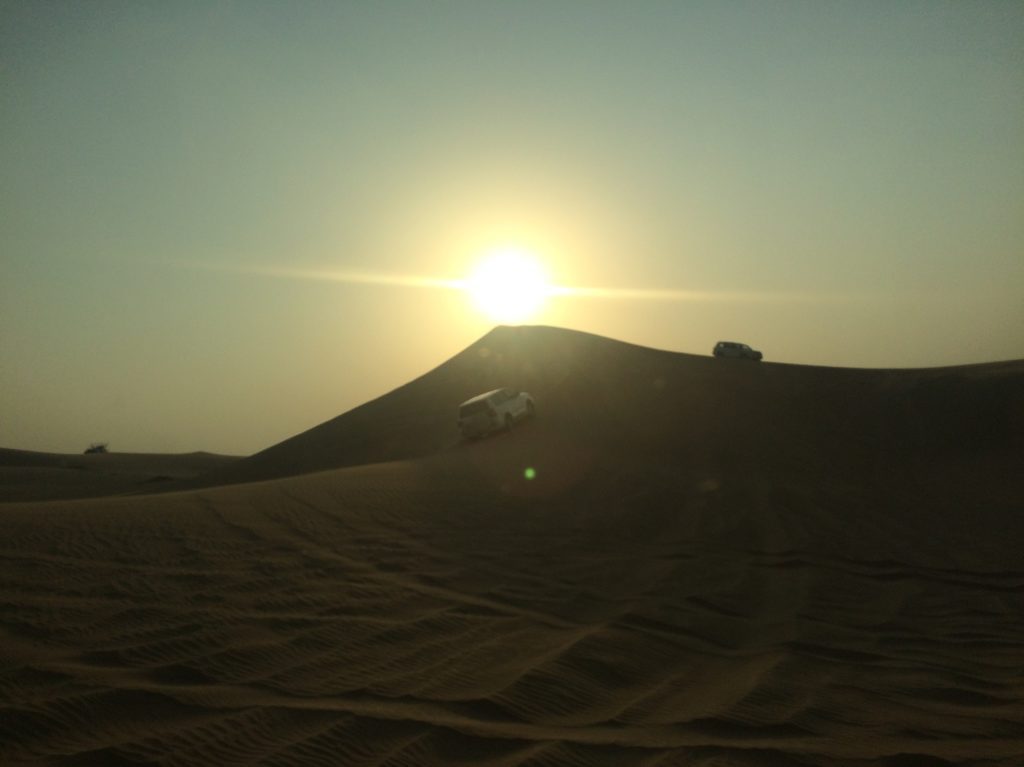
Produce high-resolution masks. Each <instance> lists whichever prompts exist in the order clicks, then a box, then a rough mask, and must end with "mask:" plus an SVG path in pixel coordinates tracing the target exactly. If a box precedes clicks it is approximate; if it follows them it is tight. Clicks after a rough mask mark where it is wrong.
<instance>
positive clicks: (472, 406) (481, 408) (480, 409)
mask: <svg viewBox="0 0 1024 767" xmlns="http://www.w3.org/2000/svg"><path fill="white" fill-rule="evenodd" d="M486 412H487V400H478V401H476V402H469V403H467V404H465V405H463V406H462V407H460V408H459V415H460V416H461V417H463V418H468V417H469V416H471V415H476V414H477V413H486Z"/></svg>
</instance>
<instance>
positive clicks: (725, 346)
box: [712, 341, 764, 362]
mask: <svg viewBox="0 0 1024 767" xmlns="http://www.w3.org/2000/svg"><path fill="white" fill-rule="evenodd" d="M712 354H714V355H715V356H716V357H733V358H735V359H741V360H754V361H755V362H760V361H761V359H762V358H763V357H764V355H763V354H761V352H759V351H758V350H757V349H751V348H750V347H749V346H747V345H746V344H741V343H738V342H736V341H719V342H718V343H717V344H715V350H714V352H712Z"/></svg>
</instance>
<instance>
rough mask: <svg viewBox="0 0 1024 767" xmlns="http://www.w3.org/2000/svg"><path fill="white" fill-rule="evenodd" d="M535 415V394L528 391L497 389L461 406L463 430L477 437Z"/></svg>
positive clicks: (460, 414)
mask: <svg viewBox="0 0 1024 767" xmlns="http://www.w3.org/2000/svg"><path fill="white" fill-rule="evenodd" d="M532 415H533V397H531V396H530V395H529V394H527V393H526V392H524V391H513V390H512V389H495V390H494V391H489V392H487V393H486V394H479V395H477V396H476V397H473V398H472V399H468V400H466V401H465V402H463V403H462V404H461V405H459V431H461V432H462V436H463V437H470V438H471V439H472V438H476V437H481V436H483V435H484V434H489V433H491V432H492V431H497V430H498V429H511V428H512V424H513V423H514V422H515V421H521V420H523V419H524V418H529V417H531V416H532Z"/></svg>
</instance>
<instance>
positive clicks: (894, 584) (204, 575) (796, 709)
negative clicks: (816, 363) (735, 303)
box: [0, 328, 1024, 767]
mask: <svg viewBox="0 0 1024 767" xmlns="http://www.w3.org/2000/svg"><path fill="white" fill-rule="evenodd" d="M485 349H486V351H484V350H485ZM1022 373H1024V366H1022V365H1021V364H1020V363H1004V364H998V365H990V366H974V367H970V368H956V369H946V370H932V371H856V370H826V369H816V368H804V367H797V366H783V365H770V364H765V365H760V366H758V365H744V364H742V363H725V364H722V363H721V362H719V361H715V360H711V359H706V358H699V357H692V356H686V355H677V354H671V353H667V352H657V351H653V350H649V349H642V348H640V347H634V346H629V345H626V344H619V343H617V342H612V341H608V340H607V339H600V338H596V337H593V336H586V335H583V334H576V333H569V332H567V331H558V330H554V329H547V328H529V329H499V330H497V331H495V332H494V333H492V334H490V335H488V336H487V337H485V338H484V339H482V340H481V341H480V342H478V343H477V344H476V345H474V346H473V347H470V349H468V350H467V351H466V352H464V353H463V354H462V355H459V356H458V357H456V358H454V359H453V360H451V361H449V362H448V363H446V364H445V365H443V366H441V367H440V368H438V369H437V370H435V371H433V372H431V373H429V374H427V375H426V376H424V377H423V378H421V379H418V380H417V381H414V382H412V383H411V384H409V385H408V386H406V387H403V388H402V389H399V390H397V391H396V392H392V393H391V394H389V395H386V396H385V397H382V398H381V399H379V400H376V401H375V402H373V403H369V404H368V405H366V406H364V407H363V408H358V409H356V410H355V411H352V412H351V413H348V414H346V415H344V416H341V417H339V418H338V419H335V420H334V421H330V422H328V423H326V424H323V425H322V426H320V427H317V428H316V429H313V430H311V431H310V432H306V433H305V434H302V435H299V436H297V437H295V438H293V439H292V440H289V441H286V442H284V443H282V444H281V445H278V446H275V447H274V448H270V449H269V450H267V451H264V453H262V454H258V455H257V456H253V457H252V458H250V459H247V460H245V461H241V462H238V463H237V464H235V465H234V466H232V467H228V468H227V470H226V471H225V473H224V474H222V475H221V476H222V477H224V478H226V479H231V480H233V481H236V482H241V480H242V479H243V478H245V477H248V478H249V479H256V478H258V477H275V478H274V479H269V480H266V481H252V482H248V483H240V484H233V485H221V486H216V487H214V486H211V487H205V488H199V489H193V490H190V491H187V492H179V493H166V494H160V495H150V496H139V497H134V498H128V497H122V498H110V499H89V500H81V501H73V502H62V503H50V504H7V505H4V506H2V507H0V515H2V521H3V525H4V531H5V536H4V539H3V541H2V542H0V555H2V559H0V563H2V565H0V594H2V595H3V599H2V601H0V642H2V646H3V648H4V653H3V656H2V658H0V763H3V764H40V763H42V764H48V763H52V764H120V765H127V764H162V765H193V764H218V765H220V764H257V763H258V764H274V765H334V764H342V765H377V766H379V767H385V766H386V767H395V766H397V765H451V764H466V765H468V764H479V765H495V766H496V765H518V766H521V767H541V766H547V765H581V766H583V765H588V766H589V765H645V766H648V765H660V766H662V767H665V766H667V765H702V766H704V767H712V766H715V767H717V766H720V765H751V766H753V765H769V766H770V767H781V766H785V767H806V766H807V765H840V766H841V767H867V766H869V765H870V766H871V767H918V766H920V767H929V766H933V767H934V766H935V765H939V766H942V765H946V766H948V765H953V764H956V765H988V766H990V767H991V766H992V765H997V766H998V767H1010V766H1011V765H1019V764H1020V755H1021V754H1022V753H1024V673H1022V669H1024V649H1022V648H1024V565H1022V564H1021V562H1022V560H1021V557H1020V550H1021V544H1022V542H1024V525H1022V522H1021V520H1022V519H1024V514H1022V508H1021V506H1022V504H1021V499H1022V498H1024V486H1022V484H1024V482H1022V478H1021V477H1020V473H1019V471H1017V469H1018V468H1019V466H1020V465H1021V464H1020V459H1021V457H1022V449H1021V448H1022V444H1021V436H1022V428H1021V412H1022V411H1021V403H1022V394H1024V392H1022V385H1021V381H1022ZM498 385H511V386H516V387H521V388H525V389H528V390H530V391H531V392H533V393H534V394H535V395H536V396H537V401H538V408H539V416H538V418H537V419H536V420H535V421H534V422H532V423H527V424H524V425H523V426H522V427H521V428H517V429H515V430H513V432H512V433H510V434H501V435H498V436H495V437H494V438H491V439H486V440H482V441H480V442H478V443H472V444H462V443H460V442H458V440H457V439H456V437H455V434H454V426H453V423H452V420H453V410H454V406H453V403H455V404H457V403H458V402H459V401H461V400H462V399H464V398H465V397H468V396H470V395H471V394H474V393H477V392H478V391H481V390H484V389H487V388H491V387H493V386H498ZM396 435H397V436H396ZM377 461H379V462H377ZM371 462H377V463H372V464H371ZM336 466H342V468H331V467H336ZM526 467H530V468H534V470H535V472H536V474H535V476H534V478H533V479H527V477H526V476H525V474H524V469H525V468H526ZM317 470H320V471H317ZM310 471H314V472H316V473H306V472H310ZM229 472H235V473H231V474H229ZM287 474H293V475H294V476H284V475H287Z"/></svg>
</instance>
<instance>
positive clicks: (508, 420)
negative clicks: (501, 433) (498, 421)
mask: <svg viewBox="0 0 1024 767" xmlns="http://www.w3.org/2000/svg"><path fill="white" fill-rule="evenodd" d="M505 431H512V414H511V413H505Z"/></svg>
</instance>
